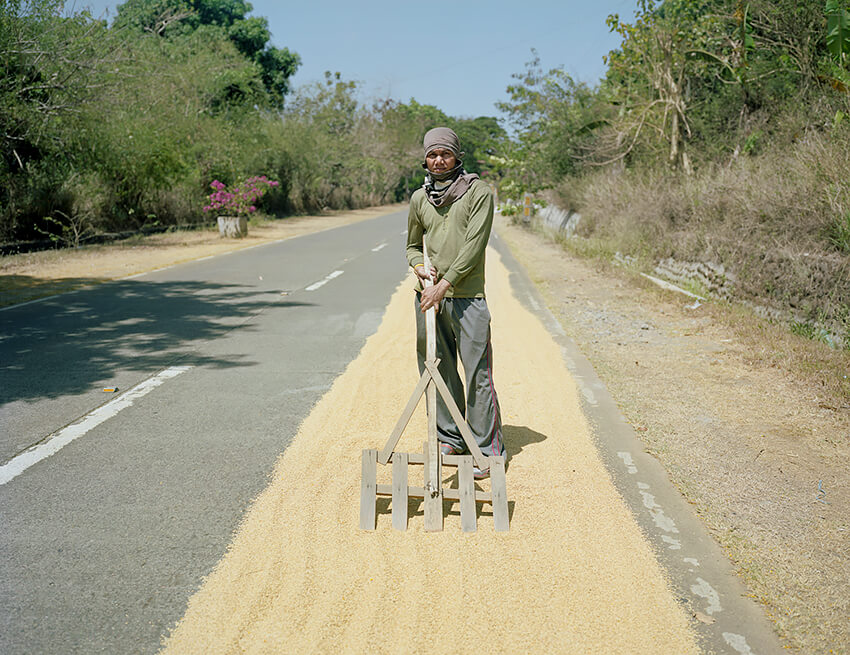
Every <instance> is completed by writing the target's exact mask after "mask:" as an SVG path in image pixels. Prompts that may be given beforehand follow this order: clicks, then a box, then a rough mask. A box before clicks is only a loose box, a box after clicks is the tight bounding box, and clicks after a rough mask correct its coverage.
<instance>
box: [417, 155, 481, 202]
mask: <svg viewBox="0 0 850 655" xmlns="http://www.w3.org/2000/svg"><path fill="white" fill-rule="evenodd" d="M422 166H423V168H425V170H427V167H426V166H425V165H424V164H423V165H422ZM477 179H478V175H477V174H476V173H467V172H466V171H465V170H464V169H463V162H461V161H458V163H457V166H455V167H454V168H453V169H451V170H450V171H445V172H444V173H432V172H431V171H428V174H427V175H426V176H425V184H424V185H423V187H424V189H425V197H426V198H428V202H430V203H431V204H432V205H434V207H446V206H448V205H451V204H452V203H453V202H455V201H456V200H459V199H460V198H462V197H463V194H464V193H466V192H467V191H468V190H469V187H470V186H472V183H473V182H474V181H475V180H477ZM449 180H451V183H450V184H449V185H448V186H443V185H440V186H443V188H441V189H437V188H436V187H435V186H434V183H435V182H448V181H449Z"/></svg>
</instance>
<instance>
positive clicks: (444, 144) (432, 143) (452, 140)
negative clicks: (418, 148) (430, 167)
mask: <svg viewBox="0 0 850 655" xmlns="http://www.w3.org/2000/svg"><path fill="white" fill-rule="evenodd" d="M422 145H423V146H424V147H425V156H426V157H427V156H428V153H429V152H431V151H432V150H436V149H437V148H445V149H446V150H451V151H452V152H453V153H454V156H455V157H457V158H458V159H460V158H461V157H462V156H463V153H462V152H461V150H460V139H458V138H457V134H455V131H454V130H452V129H450V128H448V127H435V128H434V129H433V130H428V132H426V134H425V138H424V139H423V140H422Z"/></svg>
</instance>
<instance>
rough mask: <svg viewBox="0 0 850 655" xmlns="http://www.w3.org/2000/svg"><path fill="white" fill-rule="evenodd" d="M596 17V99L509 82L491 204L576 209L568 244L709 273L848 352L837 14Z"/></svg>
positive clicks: (834, 4) (847, 82) (646, 9)
mask: <svg viewBox="0 0 850 655" xmlns="http://www.w3.org/2000/svg"><path fill="white" fill-rule="evenodd" d="M608 22H609V25H610V27H611V29H612V30H614V31H616V32H618V33H619V34H620V35H621V36H622V37H623V43H622V46H621V48H620V49H619V50H616V51H614V52H611V53H610V55H609V56H608V58H607V63H608V71H607V74H606V77H605V78H604V79H603V80H602V82H601V83H600V85H599V86H598V87H596V88H590V87H588V86H586V85H584V84H581V83H577V82H575V81H574V80H572V79H571V78H570V76H569V75H568V74H567V73H565V72H564V71H563V70H561V69H555V70H550V71H544V70H543V69H542V68H541V66H540V63H539V61H538V60H536V59H535V60H533V61H531V62H530V63H529V64H527V66H526V69H525V71H524V72H523V73H521V74H517V75H516V76H515V77H516V80H515V84H513V85H512V86H511V87H509V89H508V91H509V95H510V97H509V99H508V100H507V101H506V102H504V103H503V104H502V106H501V108H502V110H503V111H504V112H506V114H507V115H508V117H509V118H510V119H511V120H512V121H513V123H514V125H515V127H516V128H517V130H518V134H519V139H518V142H517V143H516V144H514V146H513V150H512V152H511V153H510V156H508V157H506V158H503V159H502V160H500V161H499V163H500V164H501V165H502V167H503V169H502V172H503V173H504V174H505V175H506V178H507V179H508V180H509V181H510V185H509V186H506V185H504V184H503V185H502V189H503V196H504V195H506V194H505V193H504V192H505V191H507V192H508V195H513V196H514V197H518V195H519V194H521V193H524V192H526V191H529V192H532V193H537V194H543V195H544V196H545V197H546V198H547V199H548V200H549V201H550V202H553V203H555V204H557V205H559V206H561V207H562V208H564V209H567V210H573V211H577V212H579V213H580V215H581V220H580V222H579V224H578V231H577V238H576V239H573V240H570V241H572V243H571V244H570V241H568V245H571V246H572V247H575V248H576V249H580V250H585V251H586V250H588V249H589V246H588V244H592V249H593V250H595V251H596V252H597V253H600V254H604V255H605V256H608V257H610V256H613V255H614V254H615V253H616V252H620V253H621V254H622V255H623V256H628V257H632V258H636V259H637V260H638V262H639V263H640V265H641V266H642V267H643V268H644V269H645V270H651V269H652V268H653V267H654V266H655V265H657V264H658V262H660V261H662V260H670V259H672V260H674V261H675V262H679V263H681V264H683V265H686V264H688V263H696V262H700V263H708V264H711V265H713V266H715V267H718V268H719V267H722V268H723V270H724V271H725V275H726V276H727V278H728V279H727V280H726V288H727V290H728V292H729V294H728V297H730V298H732V299H735V300H742V301H745V302H749V303H751V304H754V305H757V306H759V307H761V308H763V310H766V311H767V313H768V314H769V315H771V316H781V317H782V320H784V321H785V322H787V323H789V324H791V325H793V327H794V330H795V331H796V332H797V333H798V334H800V335H803V336H806V337H809V338H812V339H815V340H820V341H823V342H826V343H828V344H830V345H831V346H833V347H838V348H841V347H844V348H850V240H849V238H850V156H848V153H850V3H848V2H846V1H838V0H828V1H824V0H806V1H804V2H791V1H790V0H778V1H771V2H766V1H762V0H755V1H752V2H744V1H743V0H700V1H698V2H693V1H691V0H666V2H655V1H653V0H640V2H638V11H637V13H636V16H635V18H634V20H632V21H631V22H627V21H626V20H624V19H621V18H620V17H618V16H611V17H609V21H608ZM544 190H548V191H545V192H544ZM582 240H584V243H579V242H580V241H582ZM846 393H848V394H850V389H848V390H846Z"/></svg>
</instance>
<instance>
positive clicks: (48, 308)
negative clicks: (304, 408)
mask: <svg viewBox="0 0 850 655" xmlns="http://www.w3.org/2000/svg"><path fill="white" fill-rule="evenodd" d="M96 281H97V280H95V279H92V282H96ZM75 282H81V281H80V280H78V279H75ZM281 293H282V290H278V289H258V288H257V287H254V286H248V285H241V284H222V283H213V282H205V281H169V282H152V281H147V280H122V281H118V282H113V283H110V284H103V285H98V286H96V287H92V288H89V289H85V290H84V291H80V292H77V293H73V294H65V295H62V296H55V297H52V298H48V299H46V300H43V301H40V302H38V303H33V304H30V305H25V306H22V307H15V308H12V309H9V310H6V311H3V312H0V406H2V405H3V404H6V403H11V402H14V401H20V400H23V401H33V400H39V399H43V398H56V397H60V396H64V395H68V394H78V393H82V392H86V391H90V390H91V388H92V386H93V385H95V384H96V383H97V382H98V381H102V380H104V379H109V378H110V377H112V376H113V375H114V374H115V372H116V371H122V370H132V371H142V372H147V373H153V372H156V371H158V370H161V369H162V368H164V367H167V366H170V365H173V364H175V363H176V362H177V361H178V360H179V363H180V364H188V365H194V366H212V367H217V368H231V367H237V366H252V365H254V364H256V362H253V361H249V360H247V359H245V358H244V357H243V356H240V355H218V356H213V355H208V354H204V353H203V352H201V351H200V349H199V348H198V346H199V345H200V344H201V343H203V342H205V341H209V340H213V339H216V338H217V337H221V336H223V335H225V334H227V333H229V332H232V331H234V330H237V329H238V330H253V329H254V327H253V326H252V325H251V324H249V323H248V319H250V318H251V317H252V316H254V315H256V314H257V313H258V312H260V311H261V310H263V309H266V308H268V307H275V308H279V307H287V306H288V307H297V306H302V305H309V304H311V303H300V302H285V301H281V299H280V295H281Z"/></svg>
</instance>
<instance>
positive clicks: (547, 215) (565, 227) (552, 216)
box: [537, 205, 581, 237]
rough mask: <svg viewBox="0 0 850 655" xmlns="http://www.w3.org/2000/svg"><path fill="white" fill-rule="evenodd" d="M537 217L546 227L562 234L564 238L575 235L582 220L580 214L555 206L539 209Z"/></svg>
mask: <svg viewBox="0 0 850 655" xmlns="http://www.w3.org/2000/svg"><path fill="white" fill-rule="evenodd" d="M537 215H538V216H539V217H540V220H541V221H543V224H544V225H545V226H546V227H548V228H551V229H553V230H556V231H558V232H562V233H563V234H564V236H568V237H571V236H572V235H573V234H575V231H576V227H578V224H579V221H580V220H581V215H580V214H578V213H576V212H574V211H568V210H566V209H561V208H560V207H556V206H555V205H547V206H546V207H543V208H542V209H538V210H537Z"/></svg>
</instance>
